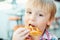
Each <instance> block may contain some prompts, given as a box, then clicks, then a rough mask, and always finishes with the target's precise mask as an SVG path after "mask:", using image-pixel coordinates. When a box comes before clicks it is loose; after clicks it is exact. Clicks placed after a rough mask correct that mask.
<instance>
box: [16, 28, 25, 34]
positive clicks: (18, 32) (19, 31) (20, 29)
mask: <svg viewBox="0 0 60 40" xmlns="http://www.w3.org/2000/svg"><path fill="white" fill-rule="evenodd" d="M24 30H26V29H25V28H19V29H17V30H16V31H15V33H17V34H20V33H21V32H23V31H24Z"/></svg>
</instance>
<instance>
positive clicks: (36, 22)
mask: <svg viewBox="0 0 60 40" xmlns="http://www.w3.org/2000/svg"><path fill="white" fill-rule="evenodd" d="M25 11H26V12H25V20H24V21H25V26H29V25H32V26H34V27H38V28H39V29H40V30H41V31H42V32H44V30H45V28H46V25H48V24H49V23H50V21H49V19H50V13H49V12H48V11H47V10H46V7H45V8H41V7H39V6H31V5H30V6H27V8H26V10H25Z"/></svg>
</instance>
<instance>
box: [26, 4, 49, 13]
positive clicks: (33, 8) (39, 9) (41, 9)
mask: <svg viewBox="0 0 60 40" xmlns="http://www.w3.org/2000/svg"><path fill="white" fill-rule="evenodd" d="M26 11H31V12H43V13H46V14H47V13H49V12H50V11H49V10H48V9H47V7H46V6H41V5H37V6H34V5H29V6H27V7H26Z"/></svg>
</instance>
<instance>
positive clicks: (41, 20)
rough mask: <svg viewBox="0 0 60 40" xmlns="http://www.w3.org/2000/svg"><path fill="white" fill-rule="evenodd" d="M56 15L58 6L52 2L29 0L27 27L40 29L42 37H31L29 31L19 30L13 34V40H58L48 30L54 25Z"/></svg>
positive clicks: (49, 0)
mask: <svg viewBox="0 0 60 40" xmlns="http://www.w3.org/2000/svg"><path fill="white" fill-rule="evenodd" d="M55 13H56V6H55V4H54V3H53V1H52V0H28V1H27V3H26V8H25V16H24V17H25V19H24V23H25V26H29V25H31V26H33V27H38V28H39V29H40V30H41V31H42V35H38V36H31V35H30V36H29V30H28V29H25V28H19V29H17V30H16V31H15V32H14V34H13V40H25V39H26V38H27V39H26V40H46V39H47V40H53V39H54V40H57V38H56V37H55V36H54V35H52V34H50V33H49V32H48V31H47V29H48V28H49V26H50V24H51V23H52V21H53V19H54V16H55Z"/></svg>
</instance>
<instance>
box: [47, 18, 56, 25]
mask: <svg viewBox="0 0 60 40" xmlns="http://www.w3.org/2000/svg"><path fill="white" fill-rule="evenodd" d="M54 19H55V18H51V19H50V20H49V21H48V23H47V25H51V23H52V22H53V21H54Z"/></svg>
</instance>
